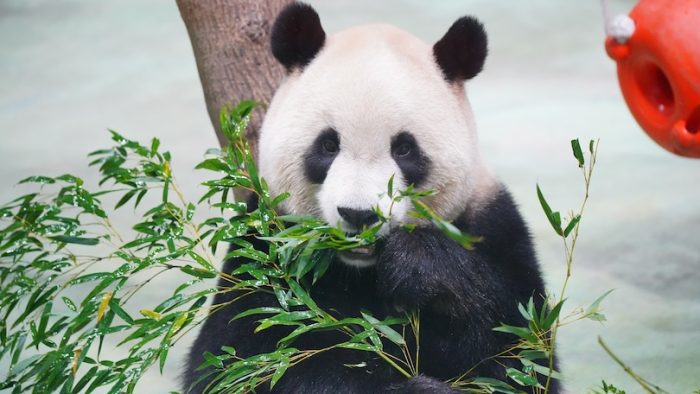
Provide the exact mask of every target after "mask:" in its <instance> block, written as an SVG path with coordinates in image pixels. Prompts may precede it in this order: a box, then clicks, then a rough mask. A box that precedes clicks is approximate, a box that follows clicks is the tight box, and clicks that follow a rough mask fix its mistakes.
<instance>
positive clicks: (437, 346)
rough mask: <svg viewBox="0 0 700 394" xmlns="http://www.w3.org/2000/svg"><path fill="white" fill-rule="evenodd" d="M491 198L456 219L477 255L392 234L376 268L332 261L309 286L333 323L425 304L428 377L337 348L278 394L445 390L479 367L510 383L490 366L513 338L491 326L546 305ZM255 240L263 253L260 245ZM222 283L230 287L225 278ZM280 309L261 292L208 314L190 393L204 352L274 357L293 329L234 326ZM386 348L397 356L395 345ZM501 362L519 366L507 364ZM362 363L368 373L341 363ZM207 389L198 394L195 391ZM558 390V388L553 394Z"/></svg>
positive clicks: (503, 201)
mask: <svg viewBox="0 0 700 394" xmlns="http://www.w3.org/2000/svg"><path fill="white" fill-rule="evenodd" d="M493 197H494V198H493V200H492V201H491V202H490V203H488V204H487V205H486V206H484V207H483V208H481V209H480V210H479V211H478V212H466V213H465V214H464V215H463V216H462V217H460V218H459V219H458V220H456V221H455V222H454V224H455V225H456V226H457V227H459V228H460V229H461V230H463V231H465V232H468V233H470V234H473V235H479V236H482V237H483V238H484V240H483V242H480V243H478V244H476V246H475V249H474V250H465V249H464V248H462V247H461V246H460V245H458V244H457V243H456V242H454V241H452V240H450V239H448V238H447V237H445V236H444V235H443V234H442V233H441V232H440V231H437V230H436V229H433V228H420V227H419V228H416V229H415V230H414V231H411V232H409V231H405V230H395V231H393V232H392V233H391V234H390V235H389V237H388V239H387V240H386V242H385V243H384V245H380V250H379V253H380V258H379V261H378V263H377V265H376V266H375V267H370V268H366V269H357V268H353V267H348V266H347V265H345V264H343V263H342V262H339V261H337V260H336V261H334V262H333V263H332V264H331V266H330V268H329V269H328V272H327V273H326V275H325V276H324V277H322V278H321V279H320V280H319V281H318V282H317V283H316V284H315V285H314V286H313V287H312V289H311V292H312V293H311V294H312V296H313V297H314V300H316V302H317V303H318V304H319V305H320V306H321V307H322V308H325V309H326V310H327V311H330V312H331V313H334V314H336V315H337V316H358V315H359V312H360V309H367V310H370V311H371V312H372V313H374V315H375V316H378V317H383V316H386V315H390V314H397V313H398V311H400V310H404V309H407V308H415V307H420V311H421V327H420V334H421V337H420V345H421V346H420V349H421V351H420V366H421V373H422V375H420V376H418V377H415V378H413V379H410V380H409V379H405V378H404V377H403V376H401V375H399V374H398V373H397V372H396V371H395V370H394V369H393V368H392V367H390V366H389V365H388V364H387V363H386V362H384V361H383V360H381V359H379V358H378V356H376V355H375V354H373V353H370V352H362V351H356V350H348V349H341V350H332V351H327V352H324V353H321V354H319V355H316V356H313V357H311V358H309V359H308V360H306V361H304V362H302V363H300V364H298V365H296V366H294V367H292V368H290V369H289V370H288V371H287V372H286V373H285V375H284V376H283V378H282V379H281V380H280V381H279V382H278V383H277V385H276V386H275V388H274V391H275V392H277V393H377V392H391V393H433V392H435V393H448V392H453V391H452V389H451V388H450V387H449V386H448V385H446V384H444V383H442V382H443V381H445V380H447V379H450V378H454V377H456V376H459V375H460V374H462V373H464V372H465V371H467V370H468V369H470V368H471V367H474V366H476V368H475V369H474V371H473V375H475V376H476V375H478V376H484V377H491V378H498V379H505V370H504V367H503V366H502V365H500V364H499V363H498V362H496V361H494V360H486V359H487V358H488V357H489V356H493V355H495V354H497V353H499V352H501V351H502V350H504V349H505V348H506V347H507V346H508V345H510V344H512V343H513V342H514V341H515V338H514V337H513V336H512V335H508V334H504V333H498V332H495V331H493V330H492V328H493V327H495V326H497V325H499V323H507V324H512V325H523V324H524V322H523V318H522V317H521V316H520V314H519V313H518V310H517V307H516V305H517V302H523V303H524V302H526V301H527V300H528V299H529V297H531V296H534V298H535V300H536V301H537V304H538V306H540V307H541V305H542V297H543V295H544V287H543V282H542V278H541V275H540V272H539V268H538V264H537V261H536V258H535V254H534V251H533V247H532V243H531V240H530V235H529V233H528V230H527V228H526V226H525V223H524V222H523V220H522V218H521V216H520V214H519V213H518V211H517V208H516V206H515V204H514V203H513V201H512V199H511V197H510V194H509V193H508V192H507V191H506V190H505V189H502V190H501V191H499V192H498V193H497V195H495V196H493ZM250 205H251V206H252V205H253V204H250ZM250 242H252V243H253V244H255V246H256V247H263V244H262V243H261V242H260V241H258V240H256V239H251V240H250ZM245 262H249V261H246V260H244V259H240V258H234V259H232V260H229V261H227V262H226V263H225V266H224V269H223V271H224V272H231V271H233V270H234V269H235V268H236V267H237V266H239V265H240V264H242V263H245ZM219 285H220V286H222V287H225V286H227V285H228V284H227V282H226V281H224V280H221V281H220V283H219ZM238 295H239V294H238V293H236V292H223V293H219V294H217V295H216V296H215V297H214V301H213V302H214V304H221V303H224V302H226V301H229V300H231V299H233V298H234V297H236V296H238ZM277 305H278V303H277V300H276V298H275V296H274V295H269V294H257V293H256V294H252V295H249V296H246V297H243V298H241V299H240V300H238V301H237V302H236V303H233V304H231V305H228V306H226V307H225V308H223V309H222V310H220V311H218V312H217V313H216V314H214V315H212V316H210V317H209V318H208V320H207V321H206V322H205V323H204V326H203V327H202V330H201V333H200V335H199V337H198V338H197V340H196V341H195V344H194V346H193V347H192V349H191V352H190V356H189V362H188V366H187V372H186V376H185V384H186V386H185V387H186V388H187V387H189V385H190V384H192V383H193V382H194V381H195V380H196V379H197V376H198V373H197V372H195V371H194V370H195V368H196V367H197V366H198V365H199V364H201V362H202V360H203V358H202V354H203V353H204V352H205V351H209V352H212V353H214V354H217V353H221V350H220V349H221V346H223V345H229V346H233V347H235V348H236V349H237V351H238V354H239V355H240V356H242V357H248V356H251V355H254V354H259V353H264V352H270V351H273V350H274V349H275V344H276V342H277V340H279V339H280V338H282V337H283V336H285V335H286V333H288V332H289V331H290V328H289V327H272V328H269V329H267V330H264V331H261V332H259V333H257V334H254V333H253V330H254V327H255V326H256V323H255V320H256V319H258V318H259V317H254V316H251V317H249V318H242V319H239V320H236V321H232V322H229V320H230V319H231V317H232V316H234V315H236V314H237V313H239V312H241V311H243V310H248V309H251V308H256V307H260V306H277ZM346 339H347V337H346V336H344V335H343V334H340V333H338V332H335V331H325V332H315V333H313V334H309V335H306V336H302V337H300V338H299V339H298V340H297V341H296V342H295V343H294V346H295V347H297V348H300V349H304V348H314V349H318V348H322V347H324V346H328V345H330V344H332V343H337V342H339V341H343V340H346ZM409 342H410V335H409ZM409 345H410V346H412V345H413V344H409ZM385 350H387V351H390V352H396V355H397V356H400V352H399V350H398V349H396V348H393V347H392V346H391V345H390V344H387V345H386V347H385ZM484 360H486V361H484ZM498 361H499V362H501V363H503V364H505V365H506V366H514V367H518V366H519V365H516V362H515V361H513V360H509V359H499V360H498ZM360 363H365V364H366V366H364V367H362V368H350V367H346V366H344V364H346V365H349V364H353V365H357V364H360ZM202 387H203V385H201V386H199V387H198V388H195V389H194V390H193V391H192V392H195V393H199V392H200V390H201V388H202ZM268 388H269V385H264V386H261V387H260V388H259V392H267V391H268ZM556 392H558V387H554V390H553V391H552V393H556Z"/></svg>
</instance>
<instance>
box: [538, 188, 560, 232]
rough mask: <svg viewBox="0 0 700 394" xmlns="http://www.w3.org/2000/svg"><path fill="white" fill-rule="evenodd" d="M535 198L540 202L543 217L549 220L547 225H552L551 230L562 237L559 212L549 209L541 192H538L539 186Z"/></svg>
mask: <svg viewBox="0 0 700 394" xmlns="http://www.w3.org/2000/svg"><path fill="white" fill-rule="evenodd" d="M537 198H538V199H539V200H540V205H541V206H542V210H543V211H544V214H545V216H547V219H548V220H549V223H550V224H551V225H552V228H553V229H554V231H555V232H556V233H557V234H559V235H563V234H564V232H563V230H562V229H561V217H560V215H559V212H552V208H550V207H549V204H548V203H547V200H546V199H545V198H544V195H543V194H542V190H540V185H537Z"/></svg>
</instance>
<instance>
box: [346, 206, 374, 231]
mask: <svg viewBox="0 0 700 394" xmlns="http://www.w3.org/2000/svg"><path fill="white" fill-rule="evenodd" d="M338 213H339V214H340V217H342V218H343V219H345V221H347V222H348V223H350V224H351V225H353V226H355V227H356V228H358V229H361V228H362V227H364V226H369V225H370V224H373V223H375V222H376V221H377V220H378V219H379V218H378V217H377V214H376V213H374V211H372V210H368V209H367V210H364V209H353V208H344V207H338Z"/></svg>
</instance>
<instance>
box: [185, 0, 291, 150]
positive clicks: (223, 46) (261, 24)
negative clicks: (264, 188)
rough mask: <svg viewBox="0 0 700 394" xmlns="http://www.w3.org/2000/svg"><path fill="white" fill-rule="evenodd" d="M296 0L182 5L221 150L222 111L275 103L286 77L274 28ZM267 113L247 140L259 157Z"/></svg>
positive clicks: (256, 119)
mask: <svg viewBox="0 0 700 394" xmlns="http://www.w3.org/2000/svg"><path fill="white" fill-rule="evenodd" d="M288 3H291V0H264V1H263V0H177V6H178V8H179V10H180V15H181V16H182V20H183V21H184V22H185V26H186V27H187V32H188V34H189V36H190V41H191V42H192V49H193V51H194V57H195V60H196V62H197V70H198V71H199V79H200V81H201V83H202V89H203V90H204V99H205V101H206V104H207V111H208V112H209V118H210V119H211V122H212V125H213V126H214V129H215V130H216V136H217V138H218V140H219V144H220V145H222V146H223V145H224V144H226V138H225V137H224V136H223V134H222V133H221V130H220V129H219V111H220V110H221V107H222V106H224V105H225V104H227V103H232V104H236V103H237V102H239V101H241V100H245V99H253V100H256V101H261V102H264V103H269V102H270V99H271V98H272V94H273V93H274V91H275V89H276V88H277V86H278V84H279V82H280V80H281V79H282V77H283V75H284V70H283V68H282V66H281V65H279V63H277V61H276V60H275V59H274V58H273V57H272V53H271V52H270V49H269V48H270V45H269V41H270V29H271V27H272V23H273V22H274V18H275V17H276V16H277V14H278V13H279V11H280V10H281V9H282V8H283V7H284V6H285V5H286V4H288ZM261 124H262V110H261V109H259V110H257V111H255V112H254V113H253V116H252V118H251V123H250V127H249V128H248V132H247V134H246V137H247V138H248V142H249V143H250V145H251V150H252V153H253V155H254V156H255V157H257V139H258V130H259V129H260V126H261Z"/></svg>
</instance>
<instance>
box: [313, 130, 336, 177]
mask: <svg viewBox="0 0 700 394" xmlns="http://www.w3.org/2000/svg"><path fill="white" fill-rule="evenodd" d="M333 147H335V149H332V148H333ZM339 151H340V136H338V132H337V131H335V130H333V129H331V128H328V129H325V130H323V131H322V132H321V134H319V135H318V137H316V139H315V140H314V142H313V144H311V146H310V147H309V150H308V151H307V152H306V154H305V155H304V175H306V178H308V179H309V181H311V182H312V183H318V184H321V183H323V181H324V180H326V175H327V174H328V169H329V168H331V164H333V160H335V157H336V156H338V152H339Z"/></svg>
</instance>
